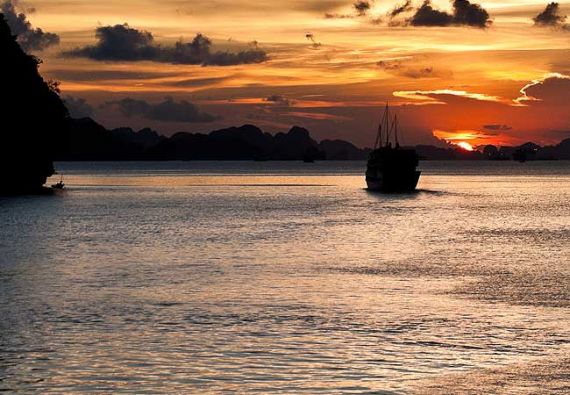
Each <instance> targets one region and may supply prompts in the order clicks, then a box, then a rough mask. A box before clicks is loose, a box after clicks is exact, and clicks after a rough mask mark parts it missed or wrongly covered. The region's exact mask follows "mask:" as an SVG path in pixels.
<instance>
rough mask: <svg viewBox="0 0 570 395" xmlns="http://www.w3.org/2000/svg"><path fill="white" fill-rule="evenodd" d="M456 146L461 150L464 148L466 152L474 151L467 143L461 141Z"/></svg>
mask: <svg viewBox="0 0 570 395" xmlns="http://www.w3.org/2000/svg"><path fill="white" fill-rule="evenodd" d="M455 145H457V146H458V147H459V148H463V149H464V150H465V151H473V146H472V145H471V144H469V143H468V142H467V141H460V142H459V143H455Z"/></svg>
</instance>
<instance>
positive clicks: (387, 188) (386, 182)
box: [366, 104, 421, 193]
mask: <svg viewBox="0 0 570 395" xmlns="http://www.w3.org/2000/svg"><path fill="white" fill-rule="evenodd" d="M398 133H399V130H398V117H397V115H395V114H394V116H392V114H391V113H390V108H389V107H388V104H386V108H385V110H384V114H383V116H382V118H381V120H380V124H379V125H378V133H377V135H376V141H375V143H374V149H373V150H372V152H370V156H369V158H368V163H367V166H366V184H367V185H368V190H370V191H379V192H386V193H390V192H400V193H402V192H413V191H414V190H415V189H416V186H417V185H418V181H419V179H420V175H421V171H419V170H417V166H418V163H419V161H418V154H417V153H416V150H415V149H413V148H403V147H401V146H400V143H399V141H398V138H399V136H398ZM392 140H393V141H392ZM392 142H393V143H394V145H392Z"/></svg>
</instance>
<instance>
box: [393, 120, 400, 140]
mask: <svg viewBox="0 0 570 395" xmlns="http://www.w3.org/2000/svg"><path fill="white" fill-rule="evenodd" d="M394 137H395V140H396V148H397V147H399V146H400V142H399V141H398V114H395V115H394Z"/></svg>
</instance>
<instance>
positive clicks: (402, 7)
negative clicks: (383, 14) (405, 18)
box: [388, 0, 413, 19]
mask: <svg viewBox="0 0 570 395" xmlns="http://www.w3.org/2000/svg"><path fill="white" fill-rule="evenodd" d="M412 9H413V6H412V0H406V2H405V3H404V4H399V5H398V4H396V6H395V7H394V8H392V10H391V11H390V12H388V16H389V17H390V19H392V18H395V17H397V16H398V15H400V14H402V13H404V12H408V11H411V10H412Z"/></svg>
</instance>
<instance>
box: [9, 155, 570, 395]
mask: <svg viewBox="0 0 570 395" xmlns="http://www.w3.org/2000/svg"><path fill="white" fill-rule="evenodd" d="M363 166H364V164H363V163H359V162H353V163H316V164H303V163H271V162H259V163H200V162H193V163H142V164H141V163H97V164H89V163H61V164H59V165H58V167H59V169H60V170H61V171H63V172H64V173H65V175H66V179H65V181H66V183H67V184H68V186H69V188H68V190H67V191H65V192H64V193H61V194H58V195H56V196H48V197H24V198H0V298H1V301H2V304H1V305H0V318H1V319H0V390H7V391H22V392H32V391H37V392H42V393H45V392H50V391H52V392H57V393H61V392H74V393H81V392H95V391H97V392H101V393H110V392H123V391H124V392H136V393H192V392H193V393H220V392H229V393H234V392H237V393H252V392H259V393H273V392H275V393H324V394H331V393H408V392H411V391H412V390H421V388H423V386H424V385H426V384H425V383H430V385H434V383H436V384H435V385H436V386H438V385H439V384H437V383H438V382H439V380H442V381H441V382H442V383H444V382H445V380H446V379H448V378H449V377H454V376H449V375H450V374H457V375H458V376H457V377H472V376H473V375H478V376H475V377H480V378H481V377H482V378H483V379H484V378H486V377H487V376H489V375H494V374H498V373H497V371H499V372H500V371H501V369H503V367H504V368H505V369H511V370H512V369H519V368H516V366H521V367H520V370H518V371H519V374H515V375H514V378H515V383H514V387H513V388H514V389H513V390H512V391H513V393H517V392H520V393H527V392H525V391H528V390H529V388H530V390H531V391H530V392H532V389H534V390H536V389H537V388H545V387H543V386H544V385H546V384H545V383H540V380H541V379H540V378H539V380H538V381H537V380H535V379H533V377H532V376H531V375H530V373H529V371H532V370H533V369H529V368H525V366H532V365H529V364H533V363H539V364H546V366H543V368H542V369H544V370H545V371H548V369H551V367H550V365H549V364H551V363H555V362H556V361H560V360H561V358H564V355H565V354H566V353H568V351H569V350H570V314H569V311H570V310H569V308H570V289H569V288H570V242H569V241H570V208H569V202H570V162H566V163H565V162H558V163H526V164H519V163H491V162H485V163H458V162H455V163H442V162H440V163H438V162H430V163H424V164H422V167H423V170H424V174H423V175H422V178H421V181H420V186H419V187H420V188H421V190H420V192H418V193H416V194H413V195H391V196H383V195H377V194H372V193H369V192H367V191H366V190H364V189H363V188H364V183H363V177H362V172H363ZM560 365H561V364H560V363H558V367H560ZM513 366H515V368H513ZM562 366H563V367H562V373H561V375H556V374H554V378H552V377H551V378H549V379H548V380H549V382H554V384H555V387H554V388H555V389H561V390H560V393H564V392H565V388H566V390H567V389H568V387H565V388H564V385H565V380H567V379H568V377H570V372H569V371H568V367H567V366H566V367H564V366H565V365H562ZM552 369H553V368H552ZM515 371H517V370H515ZM565 375H566V376H565ZM512 378H513V377H511V379H512ZM517 380H521V381H523V382H524V383H523V384H521V385H518V384H517V382H516V381H517ZM557 380H558V381H557ZM448 381H449V380H448ZM483 381H484V380H483ZM483 381H479V379H472V380H471V381H465V380H464V381H463V385H466V386H467V388H468V389H469V388H475V389H476V388H478V386H479V385H480V383H482V382H483ZM452 382H453V380H452ZM466 382H467V384H465V383H466ZM470 382H471V383H472V384H469V383H470ZM566 383H567V382H566ZM550 384H552V383H550ZM550 384H549V385H550ZM441 385H442V386H443V385H445V384H441ZM470 386H471V387H470ZM442 392H445V390H442ZM432 393H433V392H432Z"/></svg>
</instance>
